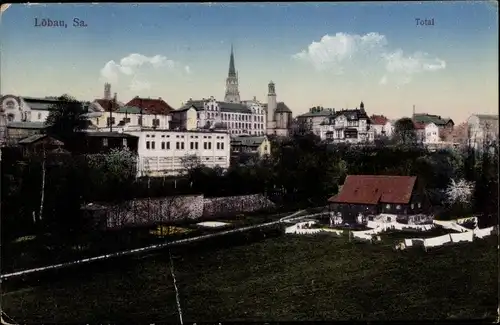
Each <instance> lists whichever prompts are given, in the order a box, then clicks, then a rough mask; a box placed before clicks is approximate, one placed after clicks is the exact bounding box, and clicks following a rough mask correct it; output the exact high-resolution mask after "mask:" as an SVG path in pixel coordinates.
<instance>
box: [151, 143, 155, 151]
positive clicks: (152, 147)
mask: <svg viewBox="0 0 500 325" xmlns="http://www.w3.org/2000/svg"><path fill="white" fill-rule="evenodd" d="M154 148H155V142H154V141H151V149H153V150H154Z"/></svg>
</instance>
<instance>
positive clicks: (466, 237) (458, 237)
mask: <svg viewBox="0 0 500 325" xmlns="http://www.w3.org/2000/svg"><path fill="white" fill-rule="evenodd" d="M450 237H451V241H452V242H454V243H458V242H461V241H467V242H472V241H473V240H474V232H472V231H467V232H462V233H459V234H450Z"/></svg>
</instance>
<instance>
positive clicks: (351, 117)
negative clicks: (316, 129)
mask: <svg viewBox="0 0 500 325" xmlns="http://www.w3.org/2000/svg"><path fill="white" fill-rule="evenodd" d="M320 138H321V140H326V141H330V142H339V143H367V142H373V141H374V132H373V129H372V128H371V124H370V118H369V117H368V115H367V114H366V112H365V106H364V104H363V102H361V104H360V108H359V109H350V110H349V109H346V110H340V111H336V112H335V114H334V115H333V116H329V117H327V118H326V119H325V120H324V121H323V122H322V123H321V124H320Z"/></svg>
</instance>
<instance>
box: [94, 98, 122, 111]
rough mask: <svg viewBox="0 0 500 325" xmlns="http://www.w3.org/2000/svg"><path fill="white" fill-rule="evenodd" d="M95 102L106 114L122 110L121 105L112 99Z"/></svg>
mask: <svg viewBox="0 0 500 325" xmlns="http://www.w3.org/2000/svg"><path fill="white" fill-rule="evenodd" d="M95 102H97V103H98V104H99V105H100V106H101V107H102V109H104V110H105V111H106V112H109V111H113V112H115V111H117V110H119V109H120V104H118V103H117V102H115V101H113V100H111V99H103V98H101V99H96V100H95Z"/></svg>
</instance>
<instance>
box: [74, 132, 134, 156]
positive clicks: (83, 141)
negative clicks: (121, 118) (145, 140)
mask: <svg viewBox="0 0 500 325" xmlns="http://www.w3.org/2000/svg"><path fill="white" fill-rule="evenodd" d="M138 146H139V137H138V136H135V135H130V134H127V133H123V132H107V131H87V132H78V133H77V134H75V137H74V139H73V140H72V141H71V143H66V148H67V149H69V150H70V151H71V152H73V153H75V154H98V153H107V152H109V151H111V150H113V149H120V150H121V149H124V148H126V149H128V150H130V151H132V152H133V153H137V152H138Z"/></svg>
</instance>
